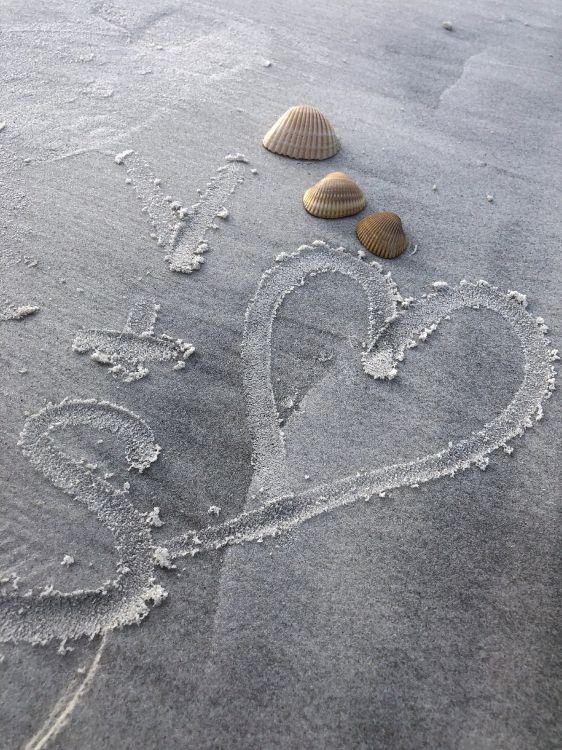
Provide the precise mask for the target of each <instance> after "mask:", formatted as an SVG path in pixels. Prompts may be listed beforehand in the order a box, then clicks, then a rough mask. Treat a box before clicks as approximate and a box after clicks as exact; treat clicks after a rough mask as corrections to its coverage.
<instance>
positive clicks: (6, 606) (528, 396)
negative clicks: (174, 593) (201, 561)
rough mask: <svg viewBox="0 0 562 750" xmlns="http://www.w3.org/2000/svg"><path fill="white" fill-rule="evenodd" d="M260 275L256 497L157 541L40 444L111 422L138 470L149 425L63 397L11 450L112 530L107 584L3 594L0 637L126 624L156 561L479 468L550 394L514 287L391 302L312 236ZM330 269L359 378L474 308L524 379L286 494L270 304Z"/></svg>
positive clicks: (71, 633) (142, 602)
mask: <svg viewBox="0 0 562 750" xmlns="http://www.w3.org/2000/svg"><path fill="white" fill-rule="evenodd" d="M277 261H278V263H277V264H276V265H275V266H274V267H273V268H271V269H269V270H268V271H266V272H265V274H264V275H263V277H262V279H261V282H260V284H259V287H258V289H257V292H256V294H255V296H254V297H253V298H252V300H251V301H250V303H249V306H248V309H247V313H246V325H245V330H244V339H243V345H242V357H243V362H244V387H245V394H246V400H247V409H248V422H249V427H250V431H251V436H252V442H253V464H254V467H255V476H254V479H253V482H254V484H255V485H257V486H262V487H263V488H264V493H265V494H264V496H265V497H266V498H268V499H267V500H266V501H265V502H264V503H263V504H262V505H261V506H260V507H259V508H256V509H255V510H251V511H248V512H245V513H242V514H240V515H239V516H237V517H236V518H233V519H231V520H230V521H226V522H224V523H221V524H217V525H214V526H208V527H207V528H205V529H202V530H200V531H197V532H195V531H187V532H186V533H184V534H182V535H181V536H179V537H176V538H174V539H170V540H169V541H168V542H167V543H166V544H165V545H162V546H160V547H156V546H155V545H154V544H153V543H152V539H151V534H150V529H149V528H148V527H147V525H146V522H145V519H144V517H143V516H142V515H141V514H140V513H138V511H136V509H135V508H134V506H133V504H132V503H131V501H130V499H129V497H128V495H127V492H123V491H120V490H116V489H115V488H114V487H113V486H112V485H111V484H109V483H108V482H106V481H105V480H102V479H101V478H100V477H98V476H95V474H94V470H93V469H91V468H89V467H88V466H87V465H84V464H83V463H80V462H76V461H75V460H73V459H71V458H70V457H69V456H67V455H66V454H65V453H64V452H63V451H61V450H60V448H58V447H57V446H56V445H55V443H54V441H53V438H52V435H53V433H54V432H56V431H57V430H61V429H65V428H66V427H69V426H73V425H76V424H82V425H85V424H88V425H90V426H91V427H92V428H94V429H101V430H104V429H105V430H110V431H112V432H114V433H117V434H119V435H120V436H121V438H122V440H123V442H124V444H125V446H126V449H127V458H128V462H129V465H130V467H131V468H138V469H140V470H141V471H142V470H143V469H146V468H148V467H149V466H150V464H151V463H152V462H153V461H155V460H156V458H157V456H158V451H159V447H158V446H157V445H156V443H155V442H154V437H153V435H152V432H151V430H150V428H149V427H148V425H146V423H145V422H143V420H141V419H140V417H138V416H136V415H134V414H132V413H131V412H129V411H127V410H125V409H123V408H121V407H117V406H114V405H112V404H107V403H104V402H98V401H81V400H74V401H64V402H62V403H61V404H58V405H49V406H47V407H46V408H45V409H42V410H41V411H40V412H38V413H37V414H35V415H33V416H32V417H29V418H28V420H27V421H26V424H25V426H24V429H23V431H22V435H21V441H20V444H21V446H22V448H23V451H24V453H25V455H27V456H28V458H29V460H30V462H31V463H32V465H33V466H34V467H35V468H37V469H38V470H39V471H41V472H42V473H43V474H44V475H45V476H46V477H47V478H48V479H49V480H50V481H51V483H52V484H54V485H55V486H56V487H58V488H59V489H60V490H61V491H63V492H65V493H66V494H69V495H71V496H73V497H74V498H75V499H77V500H78V501H79V502H82V503H84V504H85V505H86V506H87V507H88V509H89V510H90V511H91V512H93V513H95V514H96V516H97V517H98V519H99V521H100V522H101V523H102V524H104V525H105V526H106V527H107V528H108V529H109V530H110V531H111V533H112V534H113V536H114V539H115V546H116V549H117V550H118V552H119V556H120V560H121V562H120V566H119V569H118V573H119V576H118V578H117V579H116V580H115V581H113V582H111V584H110V585H106V586H105V587H103V588H100V589H96V590H89V591H75V592H71V593H63V592H58V591H53V590H49V589H47V590H44V591H43V592H41V593H40V594H39V595H36V594H33V592H32V593H31V594H30V595H29V596H26V595H21V594H19V593H18V592H10V593H8V594H6V595H4V596H3V597H2V600H1V602H0V640H5V641H6V640H11V641H29V642H34V643H37V642H46V641H49V640H51V639H53V638H59V639H61V640H64V639H67V638H78V637H80V636H82V635H89V636H90V637H93V636H94V635H96V634H97V633H105V632H108V631H109V630H112V629H114V628H117V627H121V626H123V625H127V624H130V623H133V622H137V623H138V622H139V621H140V620H141V619H142V618H143V617H144V616H145V615H146V614H147V612H148V610H149V606H150V605H154V604H157V603H159V602H160V601H162V599H163V598H164V597H165V595H166V592H164V590H163V589H162V588H161V587H159V586H158V585H157V584H156V582H155V578H154V572H155V568H156V566H158V565H160V566H161V567H171V566H172V561H173V560H174V559H175V558H176V557H180V556H185V555H195V554H197V553H200V552H203V551H211V550H216V549H219V548H220V547H223V546H225V545H228V544H239V543H243V542H250V541H254V540H261V539H263V538H264V537H267V536H275V535H277V534H280V533H282V532H285V531H287V530H289V529H290V528H292V527H293V526H295V525H297V524H300V523H303V522H304V521H305V520H307V519H310V518H312V517H314V516H316V515H319V514H320V513H323V512H325V511H327V510H330V509H333V508H336V507H338V506H342V505H346V504H349V503H351V502H354V501H355V500H357V499H360V498H363V499H367V498H369V497H370V496H372V495H376V494H379V493H383V492H386V491H387V490H390V489H396V488H398V487H403V486H416V485H418V484H421V483H422V482H428V481H430V480H433V479H437V478H439V477H442V476H447V475H449V476H454V474H455V473H456V472H458V471H461V470H464V469H468V468H469V467H471V466H474V465H475V466H479V467H480V468H485V466H486V465H487V462H488V458H487V456H488V455H489V454H490V453H491V452H492V451H494V450H496V449H498V448H501V447H503V448H504V449H505V450H507V451H508V452H510V449H509V447H508V442H509V441H510V440H511V439H512V438H514V437H516V436H518V435H521V434H522V433H523V432H524V431H525V429H526V428H528V427H531V426H532V424H533V420H540V419H541V418H542V414H543V411H542V404H543V402H544V401H545V400H546V399H547V398H548V397H549V396H550V395H551V391H552V390H553V389H554V378H555V371H554V367H553V364H552V362H553V361H554V360H556V359H557V358H558V357H557V352H556V351H555V350H551V349H549V341H548V339H547V338H546V336H545V333H546V326H545V325H544V321H543V320H542V318H534V317H533V316H532V315H530V313H528V312H527V310H526V309H525V308H526V299H525V297H524V295H521V294H519V293H518V292H507V293H502V292H500V291H498V290H497V289H496V288H494V287H492V286H490V285H489V284H487V283H486V282H484V281H479V282H477V283H468V282H461V283H460V284H459V285H458V286H456V287H449V285H448V284H446V283H445V282H435V283H434V284H433V291H432V292H431V293H430V294H428V295H426V296H425V297H423V298H422V299H421V300H418V301H416V302H414V301H413V300H405V299H403V298H402V297H401V296H400V294H399V293H398V290H397V288H396V285H395V284H394V283H393V282H392V280H391V278H390V274H385V273H384V272H383V270H382V268H381V266H380V265H379V264H378V263H377V262H375V261H373V262H372V263H371V264H369V263H366V262H364V261H362V260H360V259H358V258H356V257H354V256H352V255H350V254H348V253H346V252H345V251H343V249H341V248H340V249H333V248H330V247H328V246H327V245H326V244H324V243H322V242H315V243H314V244H313V245H305V246H303V247H301V248H299V250H298V251H297V252H296V253H294V254H292V255H288V254H285V253H282V254H281V255H280V256H278V258H277ZM323 273H333V274H343V275H344V276H346V277H348V278H351V279H352V280H353V281H355V282H356V283H357V285H358V287H359V288H360V289H361V290H362V292H363V293H364V296H365V299H366V304H367V313H368V324H369V325H368V341H367V343H366V345H365V348H364V351H363V354H362V364H363V369H364V371H365V373H366V376H370V377H372V378H374V379H376V380H380V381H384V380H389V379H392V378H394V377H396V375H397V374H398V371H399V368H400V367H401V366H402V365H401V363H402V361H403V360H404V358H405V354H406V352H407V350H408V349H409V348H412V347H414V346H416V345H417V344H418V342H419V341H425V340H426V339H427V337H428V336H429V335H430V334H431V333H432V331H434V330H435V329H436V328H437V326H438V325H439V322H440V321H441V320H442V319H443V318H444V317H446V316H448V315H450V314H451V313H453V312H454V311H455V310H459V309H461V308H476V309H480V308H485V309H487V310H489V311H492V312H494V313H496V314H497V315H499V316H500V317H501V318H503V319H504V320H505V321H506V322H508V323H509V324H510V325H511V327H512V329H513V331H514V333H515V334H516V336H517V338H518V340H519V343H520V345H521V350H522V354H523V369H524V376H523V381H522V383H521V386H520V388H519V390H518V391H517V392H516V393H515V394H514V396H513V398H512V400H511V402H510V403H509V404H508V406H507V407H506V408H505V409H504V410H503V411H502V412H501V413H500V414H498V415H497V416H496V417H495V418H494V419H492V420H491V421H490V422H488V423H487V424H486V425H485V426H484V427H483V428H482V429H481V430H479V431H477V432H474V433H472V434H470V435H468V436H467V437H466V438H465V439H463V440H460V441H459V442H457V443H456V444H452V443H449V444H448V446H447V447H445V448H443V450H441V451H439V452H437V453H433V454H430V455H426V456H423V457H420V458H417V459H415V460H413V461H408V462H406V463H399V464H393V465H389V466H384V467H382V468H378V469H372V470H370V471H365V472H362V473H359V474H356V475H354V476H348V477H344V478H341V479H338V480H335V481H333V482H330V483H328V484H322V485H318V486H315V487H311V488H310V489H307V490H306V491H302V492H299V493H298V494H294V493H292V492H290V491H288V489H287V487H288V483H287V469H286V455H285V445H284V439H283V434H282V432H281V430H280V426H279V418H278V413H277V407H276V404H275V399H274V395H273V388H272V382H271V338H272V331H273V326H274V322H275V317H276V314H277V311H278V310H279V308H280V306H281V305H282V303H283V300H284V299H285V298H286V297H287V295H289V294H290V293H291V292H292V291H293V290H295V289H297V288H299V287H301V286H303V285H304V284H305V283H306V280H307V279H308V278H309V277H311V276H315V275H317V274H323Z"/></svg>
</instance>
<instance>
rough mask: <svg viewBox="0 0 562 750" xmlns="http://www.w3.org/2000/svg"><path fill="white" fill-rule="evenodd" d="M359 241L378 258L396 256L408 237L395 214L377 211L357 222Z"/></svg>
mask: <svg viewBox="0 0 562 750" xmlns="http://www.w3.org/2000/svg"><path fill="white" fill-rule="evenodd" d="M355 231H356V233H357V238H358V239H359V242H360V243H361V244H362V245H363V246H364V247H366V248H367V250H370V252H372V253H374V254H375V255H378V256H379V257H380V258H396V257H397V256H398V255H400V254H401V253H403V252H404V250H405V249H406V248H407V247H408V238H407V237H406V234H405V232H404V229H403V228H402V221H401V219H400V217H399V216H398V215H397V214H393V213H391V212H390V211H379V212H378V213H376V214H369V216H365V218H364V219H361V221H358V222H357V227H356V228H355Z"/></svg>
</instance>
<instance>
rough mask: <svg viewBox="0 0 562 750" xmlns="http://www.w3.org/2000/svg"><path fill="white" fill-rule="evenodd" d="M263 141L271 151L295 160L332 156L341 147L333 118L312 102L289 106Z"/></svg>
mask: <svg viewBox="0 0 562 750" xmlns="http://www.w3.org/2000/svg"><path fill="white" fill-rule="evenodd" d="M262 143H263V145H264V146H265V148H266V149H267V150H268V151H273V153H274V154H282V155H283V156H290V157H291V158H293V159H328V158H329V157H330V156H333V155H334V154H335V153H337V152H338V151H339V148H340V146H339V143H338V139H337V137H336V134H335V132H334V129H333V127H332V126H331V125H330V122H329V120H328V119H327V118H326V117H325V116H324V115H323V114H322V112H320V110H319V109H316V107H311V106H309V105H308V104H305V105H302V106H298V107H291V109H288V110H287V111H286V112H285V114H284V115H282V116H281V117H280V118H279V119H278V120H277V122H276V123H275V125H274V126H273V127H272V128H271V129H270V130H268V132H267V133H266V134H265V136H264V138H263V141H262Z"/></svg>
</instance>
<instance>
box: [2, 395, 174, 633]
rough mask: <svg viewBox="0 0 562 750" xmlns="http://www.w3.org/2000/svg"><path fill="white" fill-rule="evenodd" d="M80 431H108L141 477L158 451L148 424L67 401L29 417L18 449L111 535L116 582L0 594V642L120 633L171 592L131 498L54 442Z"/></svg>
mask: <svg viewBox="0 0 562 750" xmlns="http://www.w3.org/2000/svg"><path fill="white" fill-rule="evenodd" d="M78 425H85V426H88V427H91V428H93V429H95V430H101V431H109V432H111V433H112V434H114V435H116V436H118V437H119V438H120V439H121V440H122V442H123V444H124V447H125V455H126V459H127V464H128V467H129V470H131V469H137V470H138V471H139V472H143V471H144V470H145V469H147V468H148V467H149V466H150V465H151V464H152V463H153V462H154V461H156V459H157V458H158V454H159V452H160V447H159V446H158V445H157V444H156V442H155V441H154V436H153V434H152V431H151V430H150V428H149V427H148V425H147V424H146V423H145V422H143V420H142V419H140V417H138V416H136V415H135V414H133V413H132V412H130V411H128V410H127V409H124V408H123V407H120V406H115V405H114V404H110V403H108V402H104V401H95V400H93V399H92V400H64V401H62V402H61V403H60V404H57V405H55V404H48V405H47V406H46V407H45V408H44V409H41V411H39V412H38V413H37V414H34V415H32V416H30V417H29V418H28V419H27V420H26V422H25V425H24V428H23V430H22V432H21V435H20V440H19V443H18V445H19V446H20V447H21V448H22V451H23V454H24V455H25V456H26V457H27V458H28V459H29V462H30V463H31V465H32V466H33V467H34V468H35V469H37V470H38V471H39V472H41V473H42V474H43V475H44V476H45V477H46V478H47V479H48V480H49V481H50V483H51V484H52V485H53V486H55V487H57V488H58V489H60V490H61V491H62V492H64V493H65V494H67V495H70V496H71V497H73V498H74V499H75V500H77V501H78V502H79V503H81V504H83V505H84V506H85V507H86V508H87V509H88V510H89V511H90V512H91V513H94V514H95V515H96V516H97V518H98V520H99V521H100V523H102V524H103V525H104V526H106V528H107V529H109V531H110V532H111V534H112V535H113V538H114V541H115V548H116V550H117V552H118V553H119V562H118V566H117V573H118V575H117V578H116V579H115V580H113V581H108V582H106V583H104V584H103V585H102V586H100V587H99V588H97V589H91V590H79V591H72V592H69V593H66V592H62V591H56V590H54V589H53V587H52V586H46V587H45V588H44V589H43V590H42V591H40V592H35V591H33V589H30V590H29V591H27V592H26V593H23V594H21V593H19V592H16V591H9V592H3V593H2V595H1V597H0V605H1V612H2V617H1V619H0V641H12V642H18V641H26V642H28V643H35V644H37V643H46V642H48V641H50V640H52V639H60V640H61V641H62V644H63V645H64V643H65V641H66V639H69V638H70V639H73V638H79V637H81V636H84V635H85V636H89V637H90V638H93V637H94V636H95V635H97V634H99V633H105V632H107V631H109V630H112V629H113V628H116V627H121V626H123V625H127V624H131V623H134V622H136V623H138V622H140V621H141V620H142V619H143V618H144V617H145V616H146V615H147V614H148V611H149V606H148V605H149V604H159V603H160V602H162V601H163V599H164V598H165V597H166V595H167V594H166V591H165V590H164V589H163V588H162V587H161V586H159V585H158V584H156V582H155V579H154V570H155V565H156V562H155V556H156V555H157V552H158V548H157V547H154V545H153V543H152V537H151V532H150V528H149V526H148V525H147V524H146V522H145V518H144V516H143V515H142V514H141V513H139V511H137V510H136V508H135V507H134V505H133V504H132V502H131V501H130V499H129V496H128V490H127V489H122V490H121V489H116V488H115V487H114V486H113V485H111V484H110V483H109V482H108V481H106V480H105V479H102V478H101V476H100V475H99V471H98V470H97V467H96V468H94V467H93V466H92V465H90V464H87V463H85V462H84V461H78V460H75V459H73V458H71V457H70V456H68V455H67V454H65V453H64V452H63V451H62V450H61V449H60V448H59V447H58V446H57V444H56V442H55V440H54V439H53V438H54V436H55V435H56V433H57V432H60V431H64V430H65V429H67V428H71V427H74V426H78Z"/></svg>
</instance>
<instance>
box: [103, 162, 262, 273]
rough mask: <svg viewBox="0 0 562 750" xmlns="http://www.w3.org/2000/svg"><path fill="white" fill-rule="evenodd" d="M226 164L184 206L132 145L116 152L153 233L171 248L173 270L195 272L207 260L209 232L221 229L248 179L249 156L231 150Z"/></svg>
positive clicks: (155, 237) (152, 234)
mask: <svg viewBox="0 0 562 750" xmlns="http://www.w3.org/2000/svg"><path fill="white" fill-rule="evenodd" d="M225 161H226V164H224V165H222V166H220V167H219V168H218V169H217V170H216V173H215V174H214V175H213V176H212V177H211V179H210V180H209V182H208V183H207V186H206V188H205V190H204V191H203V190H198V192H199V201H198V202H197V203H194V204H193V205H192V206H191V208H183V207H182V206H181V204H180V203H179V201H175V200H173V198H172V196H171V195H166V194H165V193H164V191H163V190H162V188H161V186H160V183H161V180H160V178H158V177H156V175H155V174H154V171H153V169H152V167H151V166H150V165H149V164H147V163H146V162H145V161H144V160H143V159H142V158H141V157H140V156H139V154H138V153H137V152H136V151H133V150H132V149H128V150H127V151H122V152H121V153H120V154H117V155H116V156H115V162H116V163H117V164H122V165H124V166H125V169H126V172H127V177H126V180H127V182H128V183H129V184H130V185H131V186H132V188H133V189H134V191H135V194H136V196H137V198H138V199H139V200H140V201H141V203H142V209H141V210H142V212H143V213H145V214H147V216H148V219H149V222H150V226H151V237H152V238H153V239H154V240H156V242H157V243H158V245H160V246H163V247H168V248H169V253H168V254H167V255H166V256H165V260H166V261H167V262H168V266H169V268H170V270H171V271H177V272H179V273H193V271H197V270H199V268H201V265H202V263H203V262H204V260H205V259H204V258H203V257H202V256H203V253H206V252H207V250H208V249H209V235H210V234H211V233H212V232H213V231H215V230H217V229H219V226H220V222H218V223H217V219H221V220H223V221H225V220H226V219H227V218H228V215H229V212H228V209H227V208H226V206H227V204H228V201H229V198H230V196H231V195H232V194H233V193H234V191H235V190H236V188H237V187H238V186H239V185H240V184H242V183H243V182H244V171H245V168H246V167H247V166H248V159H246V157H245V156H244V155H243V154H239V153H234V154H228V156H226V157H225Z"/></svg>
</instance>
